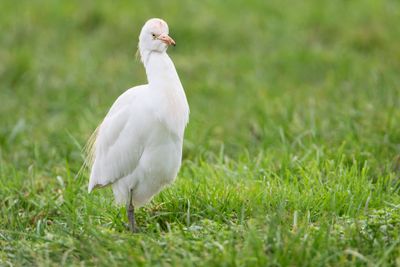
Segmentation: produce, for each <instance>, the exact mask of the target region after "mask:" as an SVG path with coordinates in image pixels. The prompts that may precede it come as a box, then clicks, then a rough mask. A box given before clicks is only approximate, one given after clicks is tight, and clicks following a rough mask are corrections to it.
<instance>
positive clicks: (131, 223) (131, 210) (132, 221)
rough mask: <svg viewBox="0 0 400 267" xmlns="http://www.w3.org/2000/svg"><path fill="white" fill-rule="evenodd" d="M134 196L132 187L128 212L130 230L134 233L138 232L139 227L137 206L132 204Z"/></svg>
mask: <svg viewBox="0 0 400 267" xmlns="http://www.w3.org/2000/svg"><path fill="white" fill-rule="evenodd" d="M132 196H133V189H131V191H130V192H129V203H128V205H127V208H126V212H127V215H128V220H129V230H131V232H132V233H137V232H138V229H137V227H136V221H135V207H134V206H133V204H132Z"/></svg>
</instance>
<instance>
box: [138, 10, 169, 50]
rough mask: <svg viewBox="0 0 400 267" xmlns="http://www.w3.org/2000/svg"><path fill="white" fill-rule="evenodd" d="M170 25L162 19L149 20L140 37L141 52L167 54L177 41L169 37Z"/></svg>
mask: <svg viewBox="0 0 400 267" xmlns="http://www.w3.org/2000/svg"><path fill="white" fill-rule="evenodd" d="M168 33H169V30H168V25H167V23H166V22H165V21H163V20H162V19H157V18H154V19H149V20H148V21H147V22H146V23H145V24H144V26H143V28H142V31H141V32H140V35H139V50H140V52H141V53H142V52H145V51H146V52H153V51H155V52H160V53H162V52H165V51H166V50H167V48H168V46H170V45H173V46H175V41H174V40H173V39H172V38H171V37H169V35H168Z"/></svg>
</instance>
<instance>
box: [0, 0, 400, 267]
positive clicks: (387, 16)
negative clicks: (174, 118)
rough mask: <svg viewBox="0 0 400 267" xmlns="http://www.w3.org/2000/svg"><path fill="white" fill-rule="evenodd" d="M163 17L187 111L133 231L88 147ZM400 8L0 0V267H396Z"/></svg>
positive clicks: (140, 73) (133, 79)
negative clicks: (146, 32) (99, 180)
mask: <svg viewBox="0 0 400 267" xmlns="http://www.w3.org/2000/svg"><path fill="white" fill-rule="evenodd" d="M151 17H161V18H164V19H165V20H166V21H167V22H168V23H169V27H170V34H171V36H172V37H173V38H174V39H175V40H176V42H177V46H176V47H175V48H170V49H169V50H168V51H169V55H170V56H171V58H172V59H173V61H174V63H175V65H176V68H177V70H178V73H179V75H180V78H181V80H182V83H183V85H184V87H185V90H186V95H187V98H188V101H189V104H190V107H191V115H190V123H189V125H188V128H187V130H186V134H185V144H184V158H183V164H182V168H181V170H180V173H179V175H178V178H177V180H176V182H175V183H174V184H173V185H172V186H170V187H168V188H167V189H166V190H164V191H163V192H162V193H161V194H159V195H158V196H157V197H155V198H154V199H153V201H152V202H151V203H149V204H148V205H147V206H145V207H144V208H141V209H140V210H138V213H137V222H138V225H139V227H140V229H141V231H140V233H138V234H131V233H130V232H129V231H128V230H127V229H126V227H125V225H124V223H125V222H126V220H127V218H126V215H125V207H118V206H116V205H115V204H114V202H113V196H112V192H111V188H106V189H102V190H96V191H94V192H93V193H92V194H88V193H87V183H88V171H87V170H85V171H83V172H82V174H81V175H78V172H79V170H80V168H81V166H82V163H83V158H84V155H83V153H82V148H83V146H84V145H85V143H86V140H87V139H88V138H89V136H90V134H91V132H92V131H93V130H94V129H95V128H96V126H97V125H98V124H99V123H100V122H101V119H102V118H103V117H104V115H105V114H106V112H107V110H108V108H109V107H110V105H111V104H112V103H113V101H114V100H115V99H116V97H117V96H118V95H120V94H121V93H122V92H123V91H124V90H126V89H128V88H130V87H132V86H135V85H139V84H142V83H145V82H146V76H145V72H144V69H143V66H142V65H141V63H140V62H139V60H137V59H136V57H135V53H136V48H137V40H138V39H137V38H138V34H139V31H140V29H141V27H142V25H143V23H144V22H145V21H146V20H147V19H148V18H151ZM398 25H400V2H399V1H395V0H387V1H383V0H382V1H380V0H354V1H345V0H338V1H318V0H310V1H286V0H283V1H278V0H272V1H239V0H235V1H230V2H222V1H211V0H206V1H185V2H183V1H182V2H180V1H151V2H150V1H129V2H128V1H120V2H113V3H112V1H36V0H35V1H9V0H6V1H2V3H1V8H0V31H1V35H0V47H1V49H0V266H60V265H61V266H79V265H80V266H94V265H96V266H396V265H397V266H400V72H399V70H400V27H399V26H398Z"/></svg>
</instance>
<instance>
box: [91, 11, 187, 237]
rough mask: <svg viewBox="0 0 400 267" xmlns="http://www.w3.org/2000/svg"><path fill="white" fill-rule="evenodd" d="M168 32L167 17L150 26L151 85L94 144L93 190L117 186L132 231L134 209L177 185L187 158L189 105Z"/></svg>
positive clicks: (119, 105)
mask: <svg viewBox="0 0 400 267" xmlns="http://www.w3.org/2000/svg"><path fill="white" fill-rule="evenodd" d="M168 33H169V30H168V25H167V23H166V22H165V21H163V20H162V19H158V18H153V19H150V20H148V21H147V22H146V23H145V25H144V26H143V28H142V30H141V32H140V36H139V52H140V57H141V61H142V62H143V65H144V67H145V69H146V74H147V80H148V84H145V85H139V86H136V87H133V88H131V89H128V90H127V91H126V92H124V93H123V94H122V95H120V96H119V97H118V99H117V100H116V101H115V102H114V104H113V105H112V107H111V108H110V110H109V111H108V114H107V115H106V117H105V118H104V120H103V122H102V123H101V124H100V126H99V127H98V129H97V130H96V131H95V133H94V134H93V137H92V138H91V141H90V140H89V146H91V149H90V151H91V154H90V155H89V165H90V167H91V173H90V181H89V186H88V191H89V193H90V192H91V191H92V190H93V189H94V188H96V187H103V186H107V185H112V189H113V192H114V196H115V200H116V202H117V203H118V204H122V203H126V205H127V214H128V219H129V228H130V229H131V231H133V232H134V231H136V230H137V228H136V222H135V216H134V207H140V206H142V205H144V204H146V203H147V202H149V201H150V200H151V198H152V197H153V196H154V195H155V194H157V193H158V192H159V191H160V190H161V189H162V188H163V187H164V186H166V185H168V184H170V183H171V182H173V181H174V179H175V177H176V175H177V173H178V170H179V168H180V165H181V160H182V143H183V135H184V130H185V127H186V124H187V123H188V120H189V106H188V103H187V100H186V96H185V92H184V90H183V87H182V84H181V81H180V80H179V77H178V74H177V72H176V69H175V66H174V63H173V62H172V60H171V59H170V57H169V56H168V55H167V53H166V51H167V48H168V46H170V45H174V46H175V41H174V40H173V39H172V38H171V37H170V36H169V35H168Z"/></svg>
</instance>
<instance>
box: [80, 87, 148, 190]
mask: <svg viewBox="0 0 400 267" xmlns="http://www.w3.org/2000/svg"><path fill="white" fill-rule="evenodd" d="M138 89H143V88H134V89H130V90H128V91H126V92H125V93H124V94H122V95H121V96H120V97H119V98H118V99H117V100H116V101H115V103H114V104H113V105H112V107H111V108H110V110H109V112H108V114H107V115H106V117H105V118H104V120H103V122H102V123H101V124H100V126H99V127H98V129H97V130H96V131H97V133H95V134H96V136H95V137H94V142H93V148H92V157H93V159H92V162H93V163H92V164H91V166H92V167H91V173H90V181H89V187H88V190H89V192H90V191H92V190H93V188H95V187H102V186H106V185H108V184H111V183H113V182H115V181H116V180H118V179H120V178H122V177H124V176H126V175H128V174H129V173H132V172H133V171H134V169H135V168H136V167H137V165H138V163H139V160H140V157H141V155H142V152H143V140H142V136H143V135H142V134H141V132H140V131H141V125H140V124H141V123H142V121H143V118H142V116H141V115H142V114H140V112H139V111H140V110H141V108H140V107H141V103H140V102H139V101H138V97H137V95H138V93H140V90H138ZM142 112H143V111H142Z"/></svg>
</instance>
